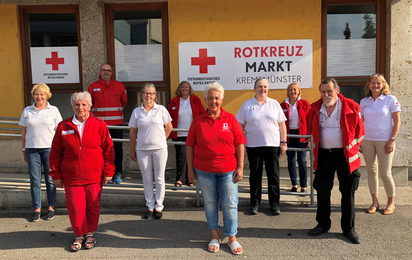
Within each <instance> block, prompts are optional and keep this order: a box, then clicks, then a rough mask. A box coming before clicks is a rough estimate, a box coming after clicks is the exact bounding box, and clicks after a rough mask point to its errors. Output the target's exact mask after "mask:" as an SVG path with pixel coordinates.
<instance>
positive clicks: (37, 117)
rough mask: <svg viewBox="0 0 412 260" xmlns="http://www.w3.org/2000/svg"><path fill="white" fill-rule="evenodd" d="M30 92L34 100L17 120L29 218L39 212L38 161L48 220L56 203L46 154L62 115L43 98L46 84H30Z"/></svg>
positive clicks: (47, 94)
mask: <svg viewBox="0 0 412 260" xmlns="http://www.w3.org/2000/svg"><path fill="white" fill-rule="evenodd" d="M31 95H32V97H33V99H34V103H33V105H31V106H28V107H26V108H25V109H24V110H23V113H22V115H21V118H20V122H19V125H21V126H22V132H21V141H22V151H23V156H24V160H25V161H26V162H27V165H28V168H29V176H30V192H31V199H32V206H33V209H34V213H33V215H32V217H31V221H38V220H39V219H40V216H41V166H42V165H43V171H44V180H45V182H46V190H47V200H48V203H49V205H48V206H49V207H48V211H47V215H46V219H47V220H49V219H52V218H54V205H55V204H56V187H55V186H54V185H53V180H52V178H51V177H50V176H49V155H50V149H51V144H52V140H53V137H54V133H55V130H56V127H57V125H58V124H59V123H60V121H62V120H63V119H62V116H61V115H60V112H59V109H58V108H57V107H55V106H52V105H50V103H49V102H47V100H48V99H49V98H51V96H52V94H51V92H50V88H49V87H48V86H47V85H46V84H44V83H40V84H37V85H34V86H33V88H32V89H31Z"/></svg>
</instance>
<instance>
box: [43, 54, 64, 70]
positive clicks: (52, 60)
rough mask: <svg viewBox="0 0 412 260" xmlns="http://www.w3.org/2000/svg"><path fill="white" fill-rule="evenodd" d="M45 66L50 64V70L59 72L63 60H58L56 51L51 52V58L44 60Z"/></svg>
mask: <svg viewBox="0 0 412 260" xmlns="http://www.w3.org/2000/svg"><path fill="white" fill-rule="evenodd" d="M46 64H51V65H52V70H59V64H64V58H58V57H57V51H52V53H51V58H46Z"/></svg>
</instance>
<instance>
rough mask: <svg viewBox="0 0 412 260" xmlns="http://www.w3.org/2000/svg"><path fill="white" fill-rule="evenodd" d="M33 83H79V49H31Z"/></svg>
mask: <svg viewBox="0 0 412 260" xmlns="http://www.w3.org/2000/svg"><path fill="white" fill-rule="evenodd" d="M30 57H31V75H32V83H33V84H38V83H46V84H50V83H52V84H56V83H63V84H64V83H79V82H80V81H79V55H78V48H77V47H31V48H30Z"/></svg>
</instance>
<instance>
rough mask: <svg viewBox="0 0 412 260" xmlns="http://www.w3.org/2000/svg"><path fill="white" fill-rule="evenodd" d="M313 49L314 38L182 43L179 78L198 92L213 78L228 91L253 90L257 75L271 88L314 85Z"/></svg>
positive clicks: (308, 86)
mask: <svg viewBox="0 0 412 260" xmlns="http://www.w3.org/2000/svg"><path fill="white" fill-rule="evenodd" d="M312 50H313V49H312V40H277V41H233V42H181V43H179V76H180V81H183V80H185V81H188V82H190V84H191V85H192V87H193V89H194V90H197V91H200V90H203V89H204V88H205V87H206V86H207V85H208V84H210V83H212V82H214V81H217V82H219V83H220V84H221V85H222V86H223V87H224V88H225V90H242V89H253V84H254V82H255V81H256V79H258V78H267V79H268V81H269V88H270V89H286V88H287V86H288V85H289V84H290V83H293V82H295V83H298V84H299V86H300V87H301V88H311V87H312V65H313V63H312Z"/></svg>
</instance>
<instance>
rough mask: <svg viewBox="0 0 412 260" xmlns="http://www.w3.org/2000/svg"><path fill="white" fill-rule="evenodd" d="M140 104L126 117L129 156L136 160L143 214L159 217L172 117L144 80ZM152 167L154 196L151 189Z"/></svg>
mask: <svg viewBox="0 0 412 260" xmlns="http://www.w3.org/2000/svg"><path fill="white" fill-rule="evenodd" d="M141 97H142V99H143V104H142V106H140V107H137V108H135V109H134V110H133V112H132V116H131V117H130V120H129V126H130V127H131V128H130V155H129V156H130V159H132V160H133V161H138V162H139V166H140V170H141V172H142V178H143V188H144V195H145V198H146V206H147V207H148V212H147V213H146V214H145V216H144V218H146V219H151V218H152V216H154V217H155V219H161V218H162V216H163V214H162V210H163V200H164V195H165V170H166V162H167V142H166V137H167V136H169V134H170V132H171V131H172V129H173V126H172V123H171V121H172V118H171V117H170V115H169V113H168V112H167V110H166V108H165V107H164V106H162V105H158V104H156V103H155V100H156V88H155V86H154V85H153V84H151V83H147V84H146V85H144V87H143V88H142V93H141ZM164 126H165V127H166V129H165V128H164ZM152 169H154V174H155V182H156V198H155V195H154V191H153V174H152Z"/></svg>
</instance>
